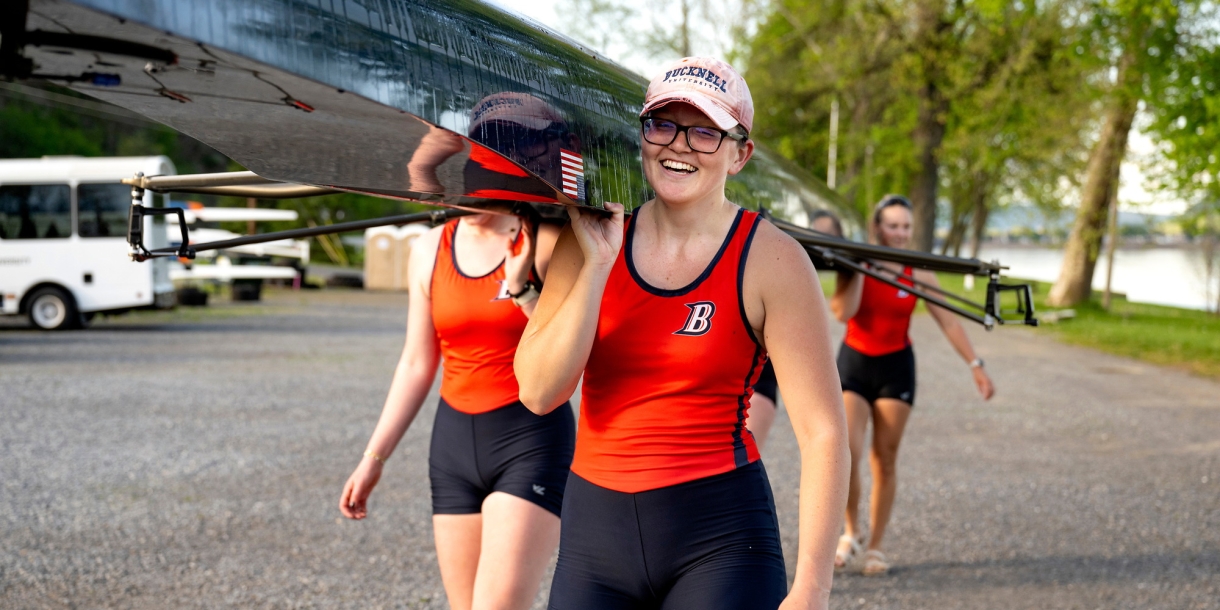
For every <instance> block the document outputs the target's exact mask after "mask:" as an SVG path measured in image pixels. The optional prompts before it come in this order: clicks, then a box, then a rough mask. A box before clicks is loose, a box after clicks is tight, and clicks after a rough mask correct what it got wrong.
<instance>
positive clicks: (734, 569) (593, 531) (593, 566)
mask: <svg viewBox="0 0 1220 610" xmlns="http://www.w3.org/2000/svg"><path fill="white" fill-rule="evenodd" d="M787 590H788V580H787V576H786V575H785V572H784V555H783V551H782V550H781V548H780V541H779V525H778V523H777V522H776V518H775V500H774V498H773V497H772V495H771V484H770V483H769V482H768V481H767V473H766V471H765V470H764V469H763V466H762V462H754V463H753V464H749V465H746V466H743V467H741V468H738V469H736V470H732V471H729V472H726V473H724V474H718V475H715V476H711V477H706V478H703V479H697V480H694V481H690V482H687V483H681V484H679V485H673V486H670V487H662V488H661V489H654V490H650V491H645V492H641V493H635V494H630V493H623V492H618V491H612V490H609V489H606V488H604V487H600V486H597V485H594V484H593V483H590V482H588V481H586V480H584V479H582V478H580V477H579V476H578V475H576V474H575V473H573V474H572V475H571V477H569V478H568V490H567V494H566V495H565V496H564V499H563V525H562V526H561V528H560V535H559V563H558V565H557V566H556V567H555V578H554V580H553V581H551V600H550V604H549V605H548V606H547V607H548V608H549V610H646V609H653V610H775V609H776V608H778V607H779V605H780V603H781V602H782V601H783V600H784V596H785V595H787Z"/></svg>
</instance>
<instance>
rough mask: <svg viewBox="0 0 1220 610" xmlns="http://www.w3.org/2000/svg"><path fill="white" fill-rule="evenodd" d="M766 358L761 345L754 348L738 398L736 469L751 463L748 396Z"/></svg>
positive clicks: (734, 454)
mask: <svg viewBox="0 0 1220 610" xmlns="http://www.w3.org/2000/svg"><path fill="white" fill-rule="evenodd" d="M765 357H766V355H765V354H764V353H763V348H762V346H761V345H759V346H757V347H755V348H754V357H753V358H751V359H750V370H749V372H747V373H746V381H745V388H744V389H743V390H742V391H741V394H739V395H738V396H737V423H736V424H734V426H733V466H734V467H736V468H741V467H742V466H746V465H749V463H750V452H749V451H747V450H746V440H745V431H746V409H747V408H749V402H747V401H746V396H748V395H749V393H750V387H751V386H752V385H754V384H752V383H751V381H753V379H754V373H755V371H757V370H758V369H759V367H760V366H761V365H762V363H761V359H762V358H765Z"/></svg>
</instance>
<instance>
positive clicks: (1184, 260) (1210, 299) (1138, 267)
mask: <svg viewBox="0 0 1220 610" xmlns="http://www.w3.org/2000/svg"><path fill="white" fill-rule="evenodd" d="M979 258H980V259H982V260H992V259H999V260H1000V263H1002V264H1004V265H1006V266H1008V267H1009V270H1008V271H1005V272H1004V274H1005V275H1006V276H1010V277H1014V278H1024V279H1031V280H1038V281H1043V282H1054V281H1055V279H1056V278H1058V277H1059V267H1060V265H1061V264H1062V262H1063V250H1061V249H1048V248H1037V247H1021V246H1003V245H997V244H985V245H984V247H983V249H982V252H980V253H979ZM1114 258H1115V260H1114V279H1113V281H1112V282H1111V289H1112V290H1113V291H1114V292H1117V293H1123V294H1126V295H1127V299H1128V300H1130V301H1133V302H1137V303H1154V304H1157V305H1171V306H1174V307H1185V308H1189V309H1203V310H1209V311H1210V310H1214V309H1215V307H1216V293H1217V291H1218V290H1220V278H1218V277H1217V275H1216V274H1215V273H1213V275H1212V278H1211V290H1210V291H1209V290H1208V282H1207V268H1206V265H1205V264H1204V257H1203V255H1202V253H1201V252H1200V251H1199V250H1196V249H1192V248H1131V249H1119V251H1118V252H1116V253H1115V256H1114ZM1105 285H1106V261H1105V251H1104V250H1103V251H1102V259H1101V260H1100V261H1098V263H1097V271H1096V272H1095V273H1094V274H1093V288H1094V289H1096V290H1103V289H1104V288H1105Z"/></svg>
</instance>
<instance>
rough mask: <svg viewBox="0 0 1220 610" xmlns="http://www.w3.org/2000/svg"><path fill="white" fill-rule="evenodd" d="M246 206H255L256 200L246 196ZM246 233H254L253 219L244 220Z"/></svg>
mask: <svg viewBox="0 0 1220 610" xmlns="http://www.w3.org/2000/svg"><path fill="white" fill-rule="evenodd" d="M246 207H248V208H257V207H258V200H257V199H255V198H253V197H247V198H246ZM246 235H254V221H253V220H247V221H246Z"/></svg>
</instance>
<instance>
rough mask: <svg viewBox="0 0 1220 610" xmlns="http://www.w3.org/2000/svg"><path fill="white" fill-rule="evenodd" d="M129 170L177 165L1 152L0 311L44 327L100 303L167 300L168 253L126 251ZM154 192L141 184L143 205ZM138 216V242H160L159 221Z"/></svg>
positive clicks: (80, 318) (77, 323)
mask: <svg viewBox="0 0 1220 610" xmlns="http://www.w3.org/2000/svg"><path fill="white" fill-rule="evenodd" d="M136 172H144V174H145V175H148V176H157V175H171V174H176V173H177V171H176V170H175V169H174V164H173V162H172V161H170V160H169V158H168V157H164V156H157V157H110V158H84V157H43V158H41V159H8V160H0V313H3V314H7V315H21V314H25V315H28V316H29V318H30V321H31V322H33V323H34V325H35V326H37V327H39V328H43V329H48V330H50V329H61V328H79V327H81V326H82V325H84V324H85V323H86V322H88V320H89V319H91V318H92V317H93V315H94V314H96V313H99V312H119V311H125V310H128V309H131V308H133V307H147V306H158V307H172V306H173V304H174V286H173V283H172V282H171V281H170V277H169V267H168V263H169V260H168V259H154V260H152V261H148V262H144V263H135V262H132V260H131V259H130V258H128V256H127V253H128V245H127V213H128V209H129V208H130V207H131V187H129V186H124V185H122V184H120V183H119V180H121V179H123V178H130V177H132V176H134V175H135V173H136ZM154 197H157V198H163V197H164V196H162V195H155V194H154V193H153V192H152V191H148V192H146V193H145V195H144V205H146V206H149V207H154ZM157 204H158V205H157V206H156V207H161V206H163V205H165V201H163V200H162V201H157ZM145 223H146V225H145V227H144V235H145V238H144V239H145V244H146V245H147V246H148V247H149V248H150V249H151V248H156V247H164V246H166V245H167V244H166V233H165V224H164V223H163V222H161V221H157V222H153V219H151V218H150V219H146V220H145Z"/></svg>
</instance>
